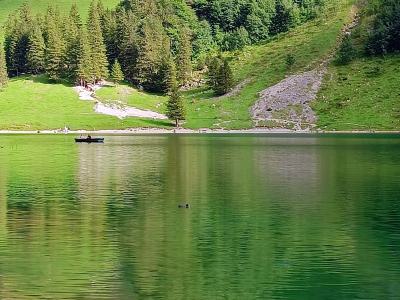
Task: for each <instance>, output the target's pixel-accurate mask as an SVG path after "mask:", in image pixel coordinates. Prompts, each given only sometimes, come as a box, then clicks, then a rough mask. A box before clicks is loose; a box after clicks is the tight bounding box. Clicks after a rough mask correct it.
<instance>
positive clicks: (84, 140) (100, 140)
mask: <svg viewBox="0 0 400 300" xmlns="http://www.w3.org/2000/svg"><path fill="white" fill-rule="evenodd" d="M75 143H88V144H90V143H104V138H92V137H87V138H75Z"/></svg>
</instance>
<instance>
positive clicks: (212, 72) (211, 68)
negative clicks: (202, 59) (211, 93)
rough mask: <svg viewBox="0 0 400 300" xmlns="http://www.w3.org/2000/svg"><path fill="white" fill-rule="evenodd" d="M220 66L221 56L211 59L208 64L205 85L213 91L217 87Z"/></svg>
mask: <svg viewBox="0 0 400 300" xmlns="http://www.w3.org/2000/svg"><path fill="white" fill-rule="evenodd" d="M221 66H222V56H221V55H219V56H215V57H213V58H212V59H211V60H210V62H209V63H208V65H207V67H208V74H207V75H208V76H207V84H208V86H209V87H210V88H212V89H213V90H216V89H217V87H218V84H219V82H218V74H219V72H220V70H221Z"/></svg>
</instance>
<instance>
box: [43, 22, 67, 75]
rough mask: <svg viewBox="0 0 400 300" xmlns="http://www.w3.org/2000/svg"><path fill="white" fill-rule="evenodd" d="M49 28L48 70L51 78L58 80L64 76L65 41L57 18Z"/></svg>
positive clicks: (50, 23)
mask: <svg viewBox="0 0 400 300" xmlns="http://www.w3.org/2000/svg"><path fill="white" fill-rule="evenodd" d="M48 25H49V27H48V28H47V35H48V37H47V38H48V41H47V49H46V72H47V74H48V75H49V77H50V79H52V80H57V79H59V78H60V77H61V76H62V71H63V63H64V42H63V40H62V37H61V33H60V32H59V28H58V26H57V24H56V22H55V20H53V21H50V22H49V24H48Z"/></svg>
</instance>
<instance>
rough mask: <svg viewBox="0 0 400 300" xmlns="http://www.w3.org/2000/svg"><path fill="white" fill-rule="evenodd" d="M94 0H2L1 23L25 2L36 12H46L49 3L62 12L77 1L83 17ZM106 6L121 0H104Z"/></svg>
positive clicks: (66, 10) (0, 7)
mask: <svg viewBox="0 0 400 300" xmlns="http://www.w3.org/2000/svg"><path fill="white" fill-rule="evenodd" d="M91 1H92V0H57V1H54V0H0V23H1V24H4V22H5V21H6V20H7V17H8V15H9V14H10V13H12V12H14V11H15V10H16V9H18V8H19V7H20V6H21V5H22V4H23V3H24V2H26V3H28V4H29V5H30V6H31V7H32V10H33V11H34V12H35V13H44V12H46V9H47V7H48V6H49V4H52V5H55V6H57V7H58V8H59V9H60V11H62V12H69V9H70V8H71V5H72V4H74V3H76V4H77V5H78V9H79V12H80V14H81V16H82V17H83V18H86V16H87V12H88V8H89V5H90V2H91ZM102 2H103V4H104V7H106V8H107V7H109V8H111V7H115V6H116V5H117V4H118V3H119V2H120V0H102Z"/></svg>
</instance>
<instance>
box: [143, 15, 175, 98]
mask: <svg viewBox="0 0 400 300" xmlns="http://www.w3.org/2000/svg"><path fill="white" fill-rule="evenodd" d="M138 52H139V54H138V61H137V66H136V70H137V71H136V74H137V76H136V81H137V83H138V84H140V85H142V86H143V87H144V88H145V89H147V90H150V91H156V92H162V91H163V90H164V84H163V82H164V80H163V78H161V77H162V74H163V72H162V69H163V68H164V67H165V61H166V57H167V56H169V54H170V40H169V38H168V36H167V35H166V33H165V30H164V28H163V26H162V22H161V20H160V19H159V18H158V17H157V16H154V15H150V16H149V17H148V18H146V20H145V21H144V24H143V27H142V32H141V42H140V44H139V49H138Z"/></svg>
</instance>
